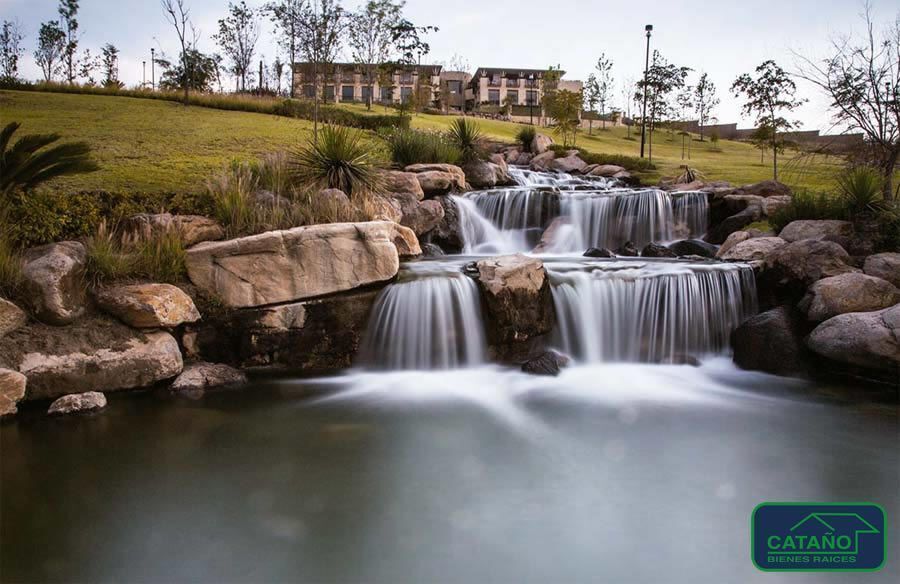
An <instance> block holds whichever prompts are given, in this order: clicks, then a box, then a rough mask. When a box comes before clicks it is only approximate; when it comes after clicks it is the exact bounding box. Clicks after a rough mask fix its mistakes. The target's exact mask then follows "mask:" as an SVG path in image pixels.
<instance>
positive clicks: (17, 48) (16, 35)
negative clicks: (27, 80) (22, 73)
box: [0, 20, 25, 82]
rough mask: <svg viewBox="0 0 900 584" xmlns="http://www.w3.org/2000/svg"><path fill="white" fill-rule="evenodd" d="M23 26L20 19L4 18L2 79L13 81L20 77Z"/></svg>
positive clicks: (0, 57) (0, 30)
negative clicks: (20, 24)
mask: <svg viewBox="0 0 900 584" xmlns="http://www.w3.org/2000/svg"><path fill="white" fill-rule="evenodd" d="M24 38H25V37H24V36H23V35H22V27H21V26H19V21H18V20H4V21H3V24H2V25H0V79H3V81H7V82H13V81H15V80H16V79H18V77H19V58H20V57H21V56H22V55H23V54H24V53H25V49H23V48H22V39H24Z"/></svg>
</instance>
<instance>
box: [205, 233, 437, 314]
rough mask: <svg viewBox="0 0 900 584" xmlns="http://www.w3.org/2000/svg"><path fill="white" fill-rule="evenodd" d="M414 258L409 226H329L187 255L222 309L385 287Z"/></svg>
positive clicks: (216, 246) (227, 243)
mask: <svg viewBox="0 0 900 584" xmlns="http://www.w3.org/2000/svg"><path fill="white" fill-rule="evenodd" d="M404 252H405V253H404ZM419 254H421V249H419V244H418V240H417V239H416V236H415V234H414V233H413V232H412V231H411V230H409V229H408V228H406V227H403V226H400V225H396V224H394V223H389V222H387V221H372V222H368V223H332V224H325V225H311V226H308V227H297V228H294V229H288V230H286V231H269V232H267V233H261V234H259V235H252V236H249V237H242V238H239V239H233V240H230V241H223V242H215V243H202V244H200V245H198V246H195V247H193V248H191V249H190V250H188V254H187V271H188V277H190V279H191V281H192V282H193V283H194V284H195V285H196V286H197V287H198V288H200V289H201V290H204V291H205V292H207V293H210V294H213V295H215V296H217V297H218V298H219V299H220V300H221V301H222V302H223V303H224V304H225V305H226V306H230V307H239V308H246V307H251V306H264V305H266V304H277V303H281V302H292V301H296V300H303V299H306V298H313V297H316V296H322V295H325V294H331V293H333V292H341V291H346V290H353V289H354V288H359V287H360V286H365V285H368V284H375V283H379V282H386V281H388V280H390V279H392V278H393V277H394V276H396V275H397V271H398V269H399V267H400V256H401V255H419Z"/></svg>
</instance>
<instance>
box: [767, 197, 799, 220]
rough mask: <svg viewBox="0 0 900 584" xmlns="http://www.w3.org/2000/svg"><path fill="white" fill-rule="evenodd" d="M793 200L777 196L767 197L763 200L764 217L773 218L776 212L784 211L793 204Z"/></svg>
mask: <svg viewBox="0 0 900 584" xmlns="http://www.w3.org/2000/svg"><path fill="white" fill-rule="evenodd" d="M791 201H793V198H792V197H790V196H781V195H775V196H772V197H766V198H764V199H763V200H762V210H763V215H765V216H766V217H771V216H772V215H774V214H775V212H776V211H778V210H780V209H783V208H785V207H787V206H788V205H790V204H791Z"/></svg>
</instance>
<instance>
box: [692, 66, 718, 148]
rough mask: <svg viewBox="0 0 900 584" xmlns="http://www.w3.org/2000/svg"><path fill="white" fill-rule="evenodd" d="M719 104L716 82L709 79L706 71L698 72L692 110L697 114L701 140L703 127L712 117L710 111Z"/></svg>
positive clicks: (701, 138) (701, 139)
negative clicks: (698, 76) (698, 77)
mask: <svg viewBox="0 0 900 584" xmlns="http://www.w3.org/2000/svg"><path fill="white" fill-rule="evenodd" d="M718 105H719V98H718V97H717V96H716V84H715V83H713V82H712V81H710V80H709V75H707V74H706V73H701V74H700V79H699V80H698V81H697V85H696V87H694V112H695V113H696V114H697V122H698V123H699V125H700V141H701V142H703V128H704V127H705V126H706V124H707V123H708V122H709V120H710V118H711V117H712V112H713V110H714V109H716V106H718Z"/></svg>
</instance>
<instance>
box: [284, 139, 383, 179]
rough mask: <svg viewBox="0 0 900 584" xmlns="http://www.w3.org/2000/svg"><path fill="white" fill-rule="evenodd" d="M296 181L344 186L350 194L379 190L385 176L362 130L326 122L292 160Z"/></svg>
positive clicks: (292, 171) (292, 170) (292, 172)
mask: <svg viewBox="0 0 900 584" xmlns="http://www.w3.org/2000/svg"><path fill="white" fill-rule="evenodd" d="M291 174H292V175H293V178H294V180H295V181H297V182H298V183H301V184H308V185H311V186H313V187H316V188H319V189H340V190H342V191H344V193H346V194H347V195H348V196H350V197H352V196H353V195H354V194H363V193H366V192H373V191H377V190H378V189H379V188H380V186H381V180H380V178H379V176H378V173H377V169H376V160H375V156H374V155H373V153H372V150H371V148H369V147H368V146H367V145H366V144H364V143H363V140H362V134H361V133H360V132H358V131H356V130H351V129H350V128H347V127H344V126H325V127H324V128H322V130H321V132H319V139H318V141H314V140H309V141H308V142H307V144H306V146H304V147H303V148H301V149H300V150H298V151H297V152H295V153H294V154H293V156H292V160H291Z"/></svg>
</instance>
